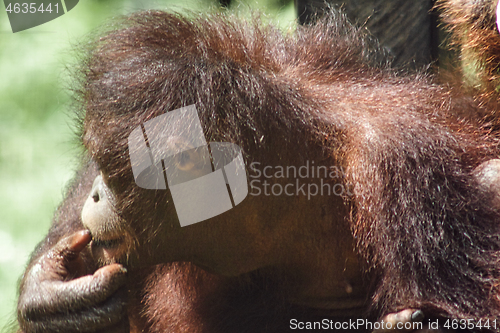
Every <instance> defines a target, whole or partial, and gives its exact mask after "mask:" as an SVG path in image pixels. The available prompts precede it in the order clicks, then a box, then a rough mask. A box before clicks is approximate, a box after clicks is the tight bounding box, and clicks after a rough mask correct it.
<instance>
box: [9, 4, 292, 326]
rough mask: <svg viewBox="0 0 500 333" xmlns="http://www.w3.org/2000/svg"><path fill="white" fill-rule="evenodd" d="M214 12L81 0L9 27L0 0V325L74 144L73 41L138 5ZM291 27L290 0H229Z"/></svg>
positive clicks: (74, 159) (65, 176)
mask: <svg viewBox="0 0 500 333" xmlns="http://www.w3.org/2000/svg"><path fill="white" fill-rule="evenodd" d="M152 8H159V9H167V10H175V11H182V10H183V9H188V10H194V11H206V10H208V9H209V8H212V9H213V10H216V9H217V8H218V3H216V1H215V0H183V1H182V2H179V1H177V2H176V1H148V0H136V1H134V0H128V1H124V0H107V1H105V0H81V1H80V3H79V4H78V5H77V6H76V7H75V8H74V9H73V10H71V11H69V12H68V13H67V14H65V15H63V16H61V17H59V18H57V19H55V20H53V21H50V22H48V23H45V24H43V25H40V26H38V27H34V28H31V29H29V30H25V31H21V32H18V33H15V34H14V33H12V31H11V28H10V25H9V21H8V17H7V12H6V11H5V7H4V6H3V5H0V331H1V332H9V331H12V330H13V329H14V328H15V323H14V322H15V308H16V294H17V284H18V280H19V277H20V276H21V274H22V273H23V270H24V268H25V266H26V264H27V261H28V258H29V255H30V253H31V252H32V251H33V249H34V248H35V246H36V244H37V243H38V242H39V241H41V240H42V238H43V237H44V236H45V234H46V232H47V230H48V228H49V225H50V222H51V218H52V215H53V213H54V210H55V209H56V207H57V205H58V204H59V202H60V201H61V200H62V197H63V193H64V190H65V184H66V183H67V182H68V180H70V179H71V177H72V175H73V174H74V172H75V171H76V168H77V166H78V156H79V153H80V152H81V148H80V147H79V145H78V142H77V140H76V135H75V134H74V132H73V129H72V126H73V125H72V124H73V116H72V113H71V106H70V100H71V99H70V92H69V90H68V88H69V86H70V84H69V82H70V78H69V77H68V72H67V71H66V69H65V68H66V66H69V65H70V64H71V63H72V61H74V59H72V52H71V51H72V47H74V46H75V45H77V44H78V43H81V42H82V41H84V40H85V36H86V35H87V34H88V33H90V32H91V31H93V30H95V29H96V28H97V27H99V26H100V25H102V23H103V22H106V21H108V20H109V19H111V18H113V17H116V16H119V15H123V14H127V13H131V12H134V11H136V10H140V9H152ZM229 10H231V11H239V12H242V13H243V14H244V13H249V12H250V11H254V10H258V11H261V12H263V13H265V14H267V15H268V16H269V18H270V19H271V20H273V21H277V22H279V24H280V25H281V26H282V27H283V28H287V27H293V24H294V19H295V11H294V8H293V1H290V0H261V1H257V0H253V1H252V0H249V1H244V2H243V1H232V2H231V5H230V7H229Z"/></svg>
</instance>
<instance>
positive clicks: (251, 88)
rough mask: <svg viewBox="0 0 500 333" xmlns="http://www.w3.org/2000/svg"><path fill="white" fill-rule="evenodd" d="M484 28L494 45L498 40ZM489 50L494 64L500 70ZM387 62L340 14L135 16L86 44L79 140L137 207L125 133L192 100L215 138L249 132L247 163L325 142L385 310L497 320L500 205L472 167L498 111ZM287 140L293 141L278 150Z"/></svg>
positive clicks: (490, 147)
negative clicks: (283, 22)
mask: <svg viewBox="0 0 500 333" xmlns="http://www.w3.org/2000/svg"><path fill="white" fill-rule="evenodd" d="M459 16H460V15H459ZM467 23H468V24H469V23H470V22H467ZM457 29H458V28H457ZM460 29H462V28H460ZM475 29H476V27H475V26H474V28H473V29H472V30H471V31H476V30H475ZM481 31H482V30H481ZM475 36H476V35H475ZM484 38H486V37H484ZM484 38H482V39H481V41H482V42H485V43H484V45H488V47H490V46H491V48H488V49H487V50H488V52H489V50H491V52H490V53H491V54H492V55H494V56H495V57H498V55H499V54H500V53H499V52H497V51H495V48H498V45H500V44H499V43H494V42H490V41H489V40H488V41H486V40H485V39H484ZM496 38H498V36H497V37H496ZM495 40H496V39H495ZM473 45H475V44H473V43H472V41H471V42H470V43H469V47H472V46H473ZM481 45H483V44H481ZM485 47H486V46H485ZM490 53H487V52H484V54H485V58H484V59H485V61H486V62H485V64H486V68H487V71H486V74H485V75H486V76H487V81H488V80H489V81H495V80H496V75H497V74H496V72H497V69H496V68H497V66H498V64H499V61H498V60H497V58H491V57H487V56H486V54H488V55H490ZM383 59H384V55H383V54H382V53H381V52H380V51H379V50H378V46H377V43H376V42H374V41H373V40H371V39H370V38H369V37H368V36H367V35H365V34H364V33H363V32H361V31H360V30H359V29H358V28H355V27H353V26H352V25H351V24H349V22H347V20H346V19H345V17H344V16H343V15H340V14H338V13H336V12H334V11H331V12H330V13H329V15H325V17H324V18H322V19H320V20H319V21H318V22H317V23H316V24H315V25H312V26H307V27H298V28H297V29H296V31H295V32H293V33H290V34H289V35H286V34H283V33H282V32H281V31H279V30H278V29H277V28H275V27H273V26H272V25H270V24H265V23H262V21H261V20H260V19H259V18H258V17H255V18H254V19H253V20H252V21H251V22H243V21H241V20H240V19H238V18H235V17H228V16H226V15H219V14H215V15H191V16H190V17H186V16H182V15H179V14H171V13H165V12H159V11H148V12H141V13H137V14H134V15H132V16H130V17H127V18H126V19H124V20H122V21H121V22H120V23H119V24H117V25H116V26H114V27H113V28H112V29H111V30H110V31H108V32H107V33H106V35H105V36H103V37H101V38H99V39H97V40H96V41H95V43H93V44H92V46H91V47H90V49H89V53H88V56H87V59H86V61H85V62H84V66H83V67H82V69H81V73H80V78H81V89H80V94H79V100H80V102H81V105H82V109H83V110H84V112H83V113H82V115H81V117H82V121H81V123H82V128H81V138H82V140H83V143H84V144H85V146H86V147H87V149H88V151H89V154H90V156H91V157H92V158H93V159H94V160H95V161H97V163H98V164H99V167H100V168H101V169H102V170H103V171H104V172H106V173H108V174H109V177H110V182H113V180H115V183H116V184H119V185H117V186H121V189H122V192H123V193H124V197H123V198H122V200H121V202H122V205H123V207H121V209H122V210H123V211H124V212H126V211H131V210H134V209H139V208H137V207H135V206H134V199H137V198H138V196H139V195H140V193H143V192H140V189H137V188H136V187H135V186H134V184H133V181H131V179H132V176H131V167H130V162H129V158H128V156H129V154H128V148H127V138H128V136H129V134H130V133H131V131H132V130H133V129H134V128H136V127H137V126H139V125H140V124H141V123H143V122H145V121H147V120H149V119H152V118H154V117H156V116H158V115H160V114H163V113H165V112H168V111H170V110H175V109H177V108H180V107H182V106H187V105H190V104H195V105H196V107H197V110H198V112H199V115H200V119H201V122H202V125H203V127H204V130H205V134H206V137H207V140H208V141H227V142H233V143H236V144H238V145H239V146H240V147H242V148H243V151H244V153H245V156H246V159H247V162H248V163H250V162H251V161H252V160H254V159H259V158H260V157H261V156H260V155H262V156H269V154H275V156H277V158H281V159H286V158H290V156H292V157H291V158H292V160H295V161H298V160H300V159H301V158H303V157H304V156H308V154H311V153H310V152H318V153H317V154H316V155H315V156H319V155H320V153H319V152H321V154H322V155H323V156H325V158H329V159H331V160H332V161H335V163H336V164H338V165H340V166H342V167H343V168H344V170H345V172H346V178H345V182H346V183H347V184H349V186H350V188H353V194H354V195H353V196H352V197H350V198H346V204H348V205H349V206H350V207H352V209H351V216H350V224H351V229H352V234H353V237H354V239H355V241H356V244H357V249H358V251H359V252H360V253H361V254H362V255H363V256H364V258H365V259H366V262H367V269H369V270H371V271H372V272H375V275H376V276H377V282H376V285H375V287H374V290H373V294H372V307H371V308H372V311H373V312H374V313H377V314H383V313H387V312H389V311H394V310H396V309H401V308H408V307H410V308H420V309H423V310H424V311H426V312H427V313H429V312H430V313H433V314H439V315H442V316H444V317H452V318H474V319H477V320H478V319H491V320H492V319H498V318H500V298H499V296H500V262H499V259H500V239H499V235H500V233H499V231H500V230H499V228H500V213H499V211H498V209H496V208H494V207H492V205H491V204H490V202H491V201H490V198H491V193H486V192H485V191H484V190H483V189H482V187H481V186H480V184H478V182H477V180H476V179H475V178H474V177H473V174H472V171H473V170H474V168H476V167H477V166H478V165H479V164H480V163H482V162H484V161H487V160H489V159H492V158H496V157H498V149H497V140H496V138H495V136H494V135H493V134H492V133H490V132H488V131H487V126H486V125H487V124H486V123H485V121H484V119H483V118H484V115H485V114H491V112H490V111H491V110H488V109H486V107H482V106H480V105H478V103H476V102H475V101H474V100H473V98H472V97H471V96H468V95H466V94H465V93H463V92H461V91H460V90H457V89H454V88H453V89H452V88H449V87H447V86H439V85H436V84H434V83H432V82H431V79H429V78H428V77H427V76H426V75H422V74H418V75H409V74H404V73H396V72H394V71H392V70H391V69H389V68H388V66H387V65H386V64H385V63H384V61H383ZM454 85H455V84H451V85H450V86H454ZM276 138H280V140H283V141H284V142H285V145H284V146H280V147H275V146H272V145H273V142H275V139H276ZM280 142H281V141H280ZM135 205H137V202H136V203H135ZM146 206H147V204H146ZM148 207H149V206H148ZM150 208H151V207H150ZM152 236H154V233H152Z"/></svg>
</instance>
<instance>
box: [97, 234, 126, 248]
mask: <svg viewBox="0 0 500 333" xmlns="http://www.w3.org/2000/svg"><path fill="white" fill-rule="evenodd" d="M122 242H123V237H120V238H114V239H107V240H101V239H95V238H94V239H92V245H93V246H98V247H104V248H114V247H117V246H118V245H120V244H121V243H122Z"/></svg>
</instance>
